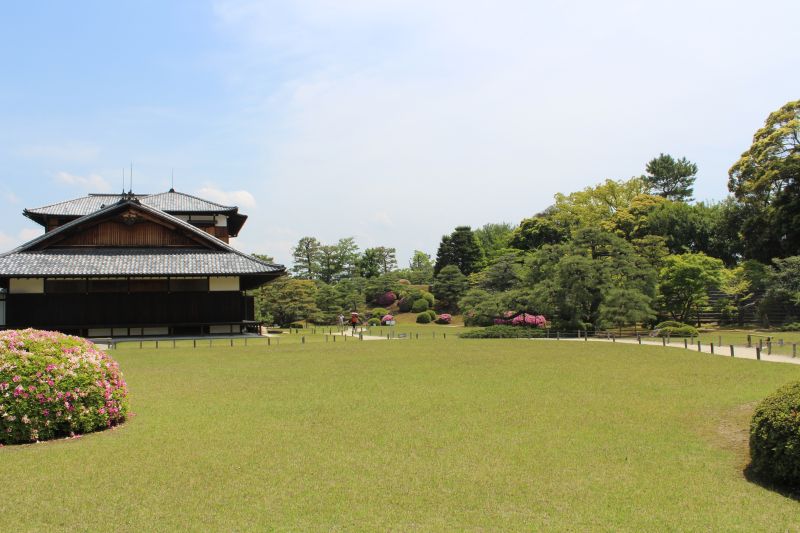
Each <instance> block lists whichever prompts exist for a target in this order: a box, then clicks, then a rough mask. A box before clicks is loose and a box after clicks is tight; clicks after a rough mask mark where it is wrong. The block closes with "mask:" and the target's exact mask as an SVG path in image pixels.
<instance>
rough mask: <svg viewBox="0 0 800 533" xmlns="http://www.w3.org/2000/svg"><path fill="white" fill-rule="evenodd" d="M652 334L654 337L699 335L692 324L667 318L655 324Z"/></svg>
mask: <svg viewBox="0 0 800 533" xmlns="http://www.w3.org/2000/svg"><path fill="white" fill-rule="evenodd" d="M653 334H654V335H655V336H656V337H668V336H669V337H697V336H698V335H699V333H698V331H697V328H695V327H694V326H690V325H689V324H684V323H683V322H676V321H675V320H667V321H665V322H661V323H660V324H656V327H655V328H653Z"/></svg>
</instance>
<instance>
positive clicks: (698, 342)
mask: <svg viewBox="0 0 800 533" xmlns="http://www.w3.org/2000/svg"><path fill="white" fill-rule="evenodd" d="M697 351H698V352H702V351H703V350H702V348H700V341H697Z"/></svg>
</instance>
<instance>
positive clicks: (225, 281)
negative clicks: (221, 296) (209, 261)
mask: <svg viewBox="0 0 800 533" xmlns="http://www.w3.org/2000/svg"><path fill="white" fill-rule="evenodd" d="M208 290H209V291H211V292H221V291H238V290H239V276H211V277H210V278H208Z"/></svg>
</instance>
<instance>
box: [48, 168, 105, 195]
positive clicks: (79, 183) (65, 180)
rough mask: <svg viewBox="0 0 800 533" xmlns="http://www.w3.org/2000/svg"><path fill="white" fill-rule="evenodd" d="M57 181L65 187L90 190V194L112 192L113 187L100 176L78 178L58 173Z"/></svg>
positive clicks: (92, 175)
mask: <svg viewBox="0 0 800 533" xmlns="http://www.w3.org/2000/svg"><path fill="white" fill-rule="evenodd" d="M55 180H56V181H57V182H58V183H61V184H64V185H69V186H71V187H79V188H81V189H86V190H89V192H105V191H109V190H111V186H110V185H109V184H108V182H107V181H106V179H105V178H104V177H102V176H100V175H99V174H89V175H88V176H76V175H75V174H70V173H69V172H63V171H61V172H56V174H55Z"/></svg>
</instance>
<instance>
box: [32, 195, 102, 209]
mask: <svg viewBox="0 0 800 533" xmlns="http://www.w3.org/2000/svg"><path fill="white" fill-rule="evenodd" d="M90 196H94V195H93V194H89V195H87V196H79V197H77V198H71V199H69V200H62V201H60V202H55V203H52V204H47V205H40V206H39V207H31V208H30V209H29V208H27V207H26V208H24V209H23V211H28V212H30V211H31V210H32V209H47V208H48V207H53V206H56V205H61V204H68V203H70V202H77V201H78V200H83V199H84V198H89V197H90ZM97 196H100V194H99V193H98V194H97Z"/></svg>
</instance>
